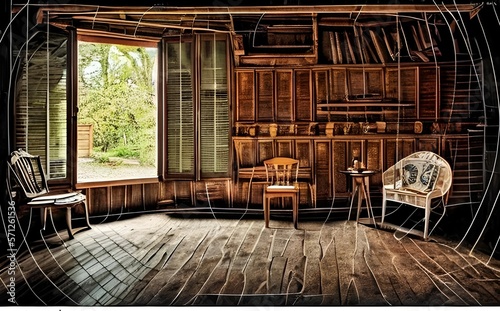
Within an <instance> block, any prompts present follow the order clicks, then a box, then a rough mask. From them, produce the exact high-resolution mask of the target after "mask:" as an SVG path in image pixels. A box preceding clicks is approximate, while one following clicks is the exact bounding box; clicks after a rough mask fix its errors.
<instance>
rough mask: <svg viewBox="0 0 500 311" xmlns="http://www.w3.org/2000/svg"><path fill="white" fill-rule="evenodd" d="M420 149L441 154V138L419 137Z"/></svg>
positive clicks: (418, 148)
mask: <svg viewBox="0 0 500 311" xmlns="http://www.w3.org/2000/svg"><path fill="white" fill-rule="evenodd" d="M417 142H418V147H417V150H418V151H432V152H434V153H437V154H441V148H440V139H439V138H417Z"/></svg>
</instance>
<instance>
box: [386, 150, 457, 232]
mask: <svg viewBox="0 0 500 311" xmlns="http://www.w3.org/2000/svg"><path fill="white" fill-rule="evenodd" d="M451 181H452V171H451V167H450V164H449V163H448V162H447V161H446V160H445V159H444V158H442V157H441V156H439V155H437V154H435V153H433V152H430V151H419V152H415V153H413V154H411V155H409V156H407V157H405V158H403V159H401V160H400V161H398V162H397V163H396V164H394V165H393V166H391V167H390V168H388V169H387V170H386V171H385V172H384V173H383V174H382V183H383V188H382V220H381V224H383V223H384V218H385V215H386V207H387V201H393V202H398V203H403V204H409V205H412V206H415V207H419V208H423V209H425V216H424V221H425V223H424V232H423V238H424V240H427V239H428V237H429V219H430V215H431V210H432V206H431V201H432V199H435V198H439V197H442V198H443V199H444V204H443V206H444V211H443V214H442V216H441V218H440V219H439V220H438V222H437V223H436V225H435V226H437V224H438V223H439V221H441V219H442V217H443V216H444V214H445V212H446V200H447V194H448V191H449V190H450V188H451ZM435 226H434V227H435Z"/></svg>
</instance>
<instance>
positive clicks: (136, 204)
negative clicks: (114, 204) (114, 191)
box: [126, 184, 144, 211]
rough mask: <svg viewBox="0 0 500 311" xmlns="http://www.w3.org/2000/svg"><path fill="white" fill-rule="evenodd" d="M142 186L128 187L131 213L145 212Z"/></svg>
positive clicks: (128, 205)
mask: <svg viewBox="0 0 500 311" xmlns="http://www.w3.org/2000/svg"><path fill="white" fill-rule="evenodd" d="M142 190H143V188H142V185H140V184H137V185H128V186H127V189H126V191H127V205H126V206H127V209H128V210H129V211H138V210H144V202H143V195H142Z"/></svg>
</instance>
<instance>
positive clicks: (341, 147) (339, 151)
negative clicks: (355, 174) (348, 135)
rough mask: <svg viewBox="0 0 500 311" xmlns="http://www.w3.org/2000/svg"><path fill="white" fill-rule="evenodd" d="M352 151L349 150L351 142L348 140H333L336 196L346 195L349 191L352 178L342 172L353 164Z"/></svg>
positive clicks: (333, 173)
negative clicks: (349, 178)
mask: <svg viewBox="0 0 500 311" xmlns="http://www.w3.org/2000/svg"><path fill="white" fill-rule="evenodd" d="M351 158H352V155H351V152H350V151H349V142H348V141H346V140H334V141H333V153H332V159H333V172H332V175H333V189H334V194H335V196H337V195H341V196H342V195H344V196H345V194H347V193H348V192H349V190H350V189H349V187H350V186H349V185H350V180H348V177H347V176H346V175H345V174H343V173H341V172H340V171H343V170H345V169H347V168H348V167H349V166H350V165H351Z"/></svg>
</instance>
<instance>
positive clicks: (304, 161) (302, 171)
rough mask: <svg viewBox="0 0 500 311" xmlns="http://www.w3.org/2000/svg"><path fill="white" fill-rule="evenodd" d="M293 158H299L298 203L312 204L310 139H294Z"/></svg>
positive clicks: (313, 192) (313, 186)
mask: <svg viewBox="0 0 500 311" xmlns="http://www.w3.org/2000/svg"><path fill="white" fill-rule="evenodd" d="M294 155H295V159H297V160H299V180H300V181H301V185H303V187H301V189H300V191H301V193H300V203H301V204H308V203H310V205H312V206H314V203H315V202H312V199H313V198H312V196H314V194H315V193H316V190H315V187H316V186H315V184H314V180H313V176H312V169H313V160H312V158H313V152H312V140H309V139H304V140H295V151H294Z"/></svg>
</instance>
